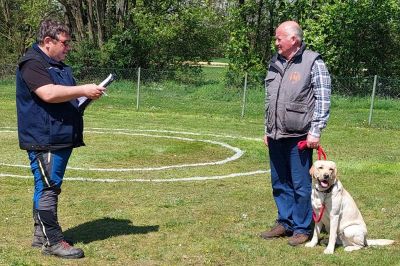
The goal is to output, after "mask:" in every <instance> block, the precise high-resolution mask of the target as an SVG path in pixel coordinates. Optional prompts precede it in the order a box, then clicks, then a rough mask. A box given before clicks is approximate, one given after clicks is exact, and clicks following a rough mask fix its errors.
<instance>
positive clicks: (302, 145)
mask: <svg viewBox="0 0 400 266" xmlns="http://www.w3.org/2000/svg"><path fill="white" fill-rule="evenodd" d="M297 147H298V148H299V150H305V149H310V148H308V147H307V140H301V141H299V143H297ZM317 154H318V160H321V159H322V157H323V158H324V160H326V153H325V151H324V149H323V148H322V146H321V145H318V148H317Z"/></svg>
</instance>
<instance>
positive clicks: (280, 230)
mask: <svg viewBox="0 0 400 266" xmlns="http://www.w3.org/2000/svg"><path fill="white" fill-rule="evenodd" d="M289 235H290V232H288V231H286V229H285V227H283V225H281V224H277V225H275V226H274V227H273V228H272V229H271V230H270V231H265V232H262V233H261V234H260V237H262V238H264V239H273V238H277V237H285V236H289Z"/></svg>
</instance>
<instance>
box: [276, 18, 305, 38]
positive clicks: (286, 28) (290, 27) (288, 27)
mask: <svg viewBox="0 0 400 266" xmlns="http://www.w3.org/2000/svg"><path fill="white" fill-rule="evenodd" d="M278 29H279V30H282V31H283V32H284V33H286V34H287V35H288V37H292V36H294V37H296V39H297V40H298V41H299V42H301V41H302V40H303V31H302V29H301V28H300V25H299V24H298V23H297V22H296V21H292V20H289V21H285V22H283V23H282V24H280V25H279V26H278V28H277V29H276V30H278Z"/></svg>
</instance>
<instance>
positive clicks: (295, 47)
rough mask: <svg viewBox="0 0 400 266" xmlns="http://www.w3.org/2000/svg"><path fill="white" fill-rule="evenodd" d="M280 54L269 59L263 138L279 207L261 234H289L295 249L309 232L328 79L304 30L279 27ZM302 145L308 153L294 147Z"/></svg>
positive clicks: (289, 24)
mask: <svg viewBox="0 0 400 266" xmlns="http://www.w3.org/2000/svg"><path fill="white" fill-rule="evenodd" d="M275 37H276V41H275V44H276V46H277V50H278V53H277V54H276V55H275V56H274V57H273V58H272V59H271V62H270V64H269V69H268V73H267V77H266V79H265V88H266V111H265V136H264V143H265V145H267V146H268V148H269V149H268V150H269V157H270V166H271V184H272V190H273V196H274V200H275V203H276V206H277V209H278V217H277V219H276V225H275V226H274V227H273V228H272V229H271V230H269V231H265V232H263V233H261V237H262V238H264V239H273V238H277V237H283V236H290V238H289V240H288V243H289V244H290V245H292V246H296V245H299V244H302V243H304V242H306V241H307V240H308V238H309V236H310V233H311V221H312V207H311V176H310V174H309V169H310V167H311V165H312V149H314V148H317V147H318V145H319V143H320V137H321V131H322V129H323V128H325V126H326V123H327V120H328V118H329V108H330V94H331V79H330V75H329V72H328V70H327V68H326V66H325V64H324V62H323V61H322V59H321V56H320V55H319V54H318V53H316V52H313V51H310V50H307V49H306V47H305V44H304V42H303V40H302V39H303V32H302V30H301V28H300V26H299V25H298V24H297V23H296V22H294V21H286V22H283V23H282V24H280V25H279V26H278V28H277V29H276V33H275ZM304 140H305V141H306V142H307V147H308V149H305V150H299V149H298V147H297V143H298V142H299V141H304Z"/></svg>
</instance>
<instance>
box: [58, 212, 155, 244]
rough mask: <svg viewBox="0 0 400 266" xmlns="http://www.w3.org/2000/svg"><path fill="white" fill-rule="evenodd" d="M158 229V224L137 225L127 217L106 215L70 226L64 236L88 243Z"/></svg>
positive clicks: (74, 240)
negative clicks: (109, 216)
mask: <svg viewBox="0 0 400 266" xmlns="http://www.w3.org/2000/svg"><path fill="white" fill-rule="evenodd" d="M158 229H159V226H158V225H149V226H135V225H132V222H131V221H130V220H127V219H114V218H108V217H104V218H101V219H97V220H93V221H90V222H86V223H83V224H80V225H78V226H75V227H73V228H70V229H68V230H66V231H65V232H64V236H65V238H67V239H72V240H73V242H75V243H76V242H82V243H84V244H88V243H90V242H93V241H96V240H103V239H107V238H110V237H113V236H121V235H130V234H147V233H149V232H157V231H158Z"/></svg>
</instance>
